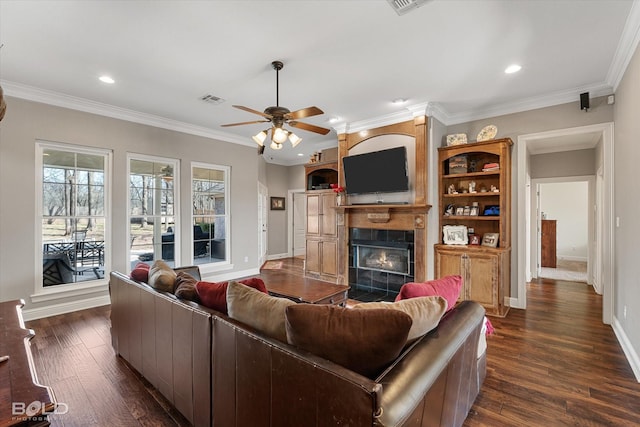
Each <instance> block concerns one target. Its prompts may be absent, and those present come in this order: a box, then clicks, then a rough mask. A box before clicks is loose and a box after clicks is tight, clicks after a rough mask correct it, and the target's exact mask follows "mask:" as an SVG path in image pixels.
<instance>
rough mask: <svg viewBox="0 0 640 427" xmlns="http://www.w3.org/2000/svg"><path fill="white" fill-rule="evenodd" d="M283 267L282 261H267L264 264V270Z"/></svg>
mask: <svg viewBox="0 0 640 427" xmlns="http://www.w3.org/2000/svg"><path fill="white" fill-rule="evenodd" d="M281 268H282V261H267V262H265V263H264V265H263V266H262V269H263V270H280V269H281Z"/></svg>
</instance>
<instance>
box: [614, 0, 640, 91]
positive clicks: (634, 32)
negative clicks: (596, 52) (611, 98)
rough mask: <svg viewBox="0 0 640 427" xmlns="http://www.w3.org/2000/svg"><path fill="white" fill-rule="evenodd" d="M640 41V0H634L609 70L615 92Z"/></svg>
mask: <svg viewBox="0 0 640 427" xmlns="http://www.w3.org/2000/svg"><path fill="white" fill-rule="evenodd" d="M639 42H640V0H634V1H633V4H632V5H631V10H630V11H629V16H627V22H626V23H625V24H624V29H623V30H622V36H621V37H620V42H619V43H618V48H617V49H616V53H615V55H614V56H613V60H612V61H611V66H610V67H609V71H608V72H607V78H606V82H607V84H609V86H611V87H612V88H613V91H614V92H615V91H616V90H618V85H619V84H620V81H621V80H622V77H623V76H624V72H625V71H626V70H627V66H628V65H629V62H630V61H631V58H632V57H633V54H634V53H635V51H636V49H637V47H638V43H639Z"/></svg>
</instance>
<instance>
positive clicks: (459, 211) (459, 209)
mask: <svg viewBox="0 0 640 427" xmlns="http://www.w3.org/2000/svg"><path fill="white" fill-rule="evenodd" d="M463 214H464V207H462V206H458V207H457V208H456V216H462V215H463Z"/></svg>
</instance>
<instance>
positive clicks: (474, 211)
mask: <svg viewBox="0 0 640 427" xmlns="http://www.w3.org/2000/svg"><path fill="white" fill-rule="evenodd" d="M469 215H470V216H478V207H477V206H471V209H470V210H469Z"/></svg>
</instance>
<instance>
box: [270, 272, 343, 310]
mask: <svg viewBox="0 0 640 427" xmlns="http://www.w3.org/2000/svg"><path fill="white" fill-rule="evenodd" d="M277 276H278V275H270V277H269V278H268V279H267V278H265V280H264V282H265V285H266V287H267V290H268V291H269V293H270V294H271V295H275V296H279V297H285V298H289V299H290V300H293V301H295V302H303V303H308V304H335V305H344V304H345V303H346V302H347V292H348V291H349V286H345V285H336V284H333V283H329V282H322V281H320V280H314V279H309V278H306V277H293V278H292V277H291V276H289V277H285V275H282V277H281V278H280V279H281V280H278V279H279V278H278V277H277Z"/></svg>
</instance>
